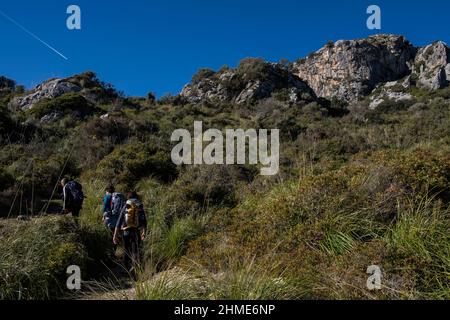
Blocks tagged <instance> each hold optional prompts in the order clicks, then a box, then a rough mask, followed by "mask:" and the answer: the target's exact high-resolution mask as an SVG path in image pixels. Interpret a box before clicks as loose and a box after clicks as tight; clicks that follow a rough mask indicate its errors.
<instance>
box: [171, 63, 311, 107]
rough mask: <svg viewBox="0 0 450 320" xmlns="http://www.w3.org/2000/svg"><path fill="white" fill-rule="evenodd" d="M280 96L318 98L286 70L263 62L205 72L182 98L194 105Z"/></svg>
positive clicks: (186, 90)
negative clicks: (197, 103) (206, 101)
mask: <svg viewBox="0 0 450 320" xmlns="http://www.w3.org/2000/svg"><path fill="white" fill-rule="evenodd" d="M277 93H278V94H283V95H285V97H286V99H288V100H289V101H292V102H298V101H300V100H312V99H314V98H315V94H314V92H313V91H312V90H311V88H310V87H309V86H308V85H307V84H306V83H305V82H304V81H302V80H301V79H299V78H298V77H297V76H296V75H294V74H293V73H292V72H290V71H289V70H288V69H287V68H286V67H284V66H281V65H279V64H276V63H268V62H265V61H263V60H261V59H244V60H243V61H242V62H241V63H240V65H239V66H238V67H237V68H236V69H230V68H223V69H222V70H220V71H218V72H214V71H211V70H207V69H203V70H201V71H200V72H199V73H198V74H197V75H195V76H194V78H193V80H192V82H191V83H190V84H188V85H186V86H185V87H184V88H183V90H182V92H181V94H180V95H181V97H183V98H184V99H186V100H187V101H188V102H192V103H195V102H199V101H202V100H210V101H228V102H235V103H237V104H242V103H246V102H251V101H255V100H259V99H263V98H268V97H270V96H272V95H273V94H277Z"/></svg>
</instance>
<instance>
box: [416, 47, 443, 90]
mask: <svg viewBox="0 0 450 320" xmlns="http://www.w3.org/2000/svg"><path fill="white" fill-rule="evenodd" d="M413 76H414V77H415V78H416V86H417V87H419V88H423V89H429V90H436V89H442V88H445V87H447V86H448V85H449V82H450V48H449V47H448V46H447V45H446V44H445V43H444V42H442V41H437V42H435V43H433V44H431V45H429V46H426V47H424V48H420V49H419V51H418V53H417V56H416V58H415V60H414V68H413Z"/></svg>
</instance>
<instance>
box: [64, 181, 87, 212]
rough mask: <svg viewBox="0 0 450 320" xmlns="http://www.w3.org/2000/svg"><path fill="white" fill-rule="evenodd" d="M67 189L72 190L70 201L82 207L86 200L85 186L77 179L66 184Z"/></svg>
mask: <svg viewBox="0 0 450 320" xmlns="http://www.w3.org/2000/svg"><path fill="white" fill-rule="evenodd" d="M66 188H67V190H68V191H69V192H70V197H71V199H70V201H69V202H71V203H72V204H74V205H78V206H80V207H81V205H82V204H83V201H84V193H83V187H82V186H81V184H79V183H78V182H76V181H69V182H68V183H67V185H66Z"/></svg>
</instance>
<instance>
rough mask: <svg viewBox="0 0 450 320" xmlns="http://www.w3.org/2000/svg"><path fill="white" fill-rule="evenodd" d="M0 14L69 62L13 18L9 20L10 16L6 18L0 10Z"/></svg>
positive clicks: (63, 56)
mask: <svg viewBox="0 0 450 320" xmlns="http://www.w3.org/2000/svg"><path fill="white" fill-rule="evenodd" d="M0 14H1V15H2V16H4V17H5V18H6V19H8V20H9V21H11V22H12V23H14V24H15V25H16V26H18V27H19V28H20V29H22V30H23V31H25V32H26V33H28V34H29V35H30V36H32V37H33V38H35V39H36V40H38V41H39V42H40V43H42V44H43V45H45V46H46V47H47V48H49V49H50V50H52V51H53V52H55V53H56V54H58V55H59V56H60V57H62V58H63V59H65V60H69V59H68V58H67V57H66V56H65V55H63V54H62V53H61V52H59V51H58V50H56V49H55V48H53V47H52V46H51V45H49V44H48V43H47V42H45V41H44V40H42V39H41V38H39V37H38V36H37V35H35V34H34V33H33V32H31V31H30V30H28V29H27V28H25V27H24V26H23V25H21V24H20V23H18V22H17V21H16V20H14V19H13V18H11V17H10V16H8V15H7V14H6V13H4V12H3V11H1V10H0Z"/></svg>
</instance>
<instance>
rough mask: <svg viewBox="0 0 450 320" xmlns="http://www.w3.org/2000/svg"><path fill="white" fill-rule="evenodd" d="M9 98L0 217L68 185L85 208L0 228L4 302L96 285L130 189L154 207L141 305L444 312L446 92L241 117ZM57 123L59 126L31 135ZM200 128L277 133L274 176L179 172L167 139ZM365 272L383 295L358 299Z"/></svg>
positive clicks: (1, 118)
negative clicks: (308, 304)
mask: <svg viewBox="0 0 450 320" xmlns="http://www.w3.org/2000/svg"><path fill="white" fill-rule="evenodd" d="M244 67H246V65H245V64H243V66H242V68H244ZM255 68H256V69H258V65H256V66H255ZM246 74H247V75H248V76H251V74H252V73H251V72H247V73H246ZM208 76H213V74H212V73H210V72H208V71H207V70H203V71H202V73H201V75H199V76H198V77H208ZM91 78H92V77H88V79H91ZM81 79H83V78H82V77H81ZM194 80H195V79H194ZM80 81H82V80H80ZM85 81H87V80H85ZM91 85H92V88H91V89H92V90H95V89H96V87H95V86H100V84H98V83H97V82H94V83H91ZM232 85H233V84H232ZM9 86H10V87H11V84H9ZM97 90H101V89H100V88H97ZM111 90H112V88H111V87H108V94H109V95H112V91H111ZM2 92H3V93H2ZM2 92H0V124H1V125H0V143H1V154H0V216H3V217H7V216H8V215H10V217H14V216H17V215H18V214H22V215H31V213H32V212H33V213H34V214H35V215H37V216H39V215H41V214H42V211H45V205H46V202H45V200H47V199H48V198H49V196H50V195H51V194H52V193H53V191H54V188H55V184H56V182H57V180H58V178H59V177H60V176H61V175H62V174H63V175H66V176H70V177H74V178H76V179H78V180H79V181H80V182H82V183H83V185H84V188H85V191H86V195H87V197H88V198H87V199H86V202H85V206H84V208H83V211H82V214H81V218H80V222H79V224H78V225H77V224H75V223H74V222H73V221H72V220H71V219H70V218H65V217H59V216H47V215H41V217H40V218H38V217H35V218H33V219H32V220H31V221H15V220H12V219H3V220H0V298H6V299H49V298H63V297H68V296H70V294H71V293H70V292H68V291H67V289H65V288H64V286H65V279H66V275H65V268H66V267H67V266H68V265H70V264H77V265H80V266H81V267H82V268H83V278H84V280H96V281H100V282H101V281H102V279H103V275H104V274H105V273H107V272H108V267H107V266H108V265H110V264H111V263H112V262H111V259H112V258H111V251H110V249H111V244H110V241H109V235H108V233H107V231H106V230H105V229H104V228H103V226H102V223H101V214H100V200H101V196H102V194H103V190H104V188H105V186H107V185H109V184H110V183H114V184H115V185H116V186H117V189H119V190H123V191H127V190H130V189H136V190H137V191H138V193H139V194H140V195H141V196H142V198H143V201H144V203H145V206H146V208H147V214H148V218H149V232H148V238H147V240H146V242H145V262H146V263H145V266H144V267H143V269H142V270H141V272H140V276H139V278H138V279H137V281H136V284H135V290H136V298H138V299H203V298H205V299H449V298H450V233H449V227H450V213H449V201H450V189H449V187H450V147H449V146H450V144H449V142H450V141H449V140H450V90H449V89H442V90H437V91H434V92H428V91H421V90H418V89H410V92H411V93H412V94H413V95H414V100H412V101H410V102H407V103H393V102H392V103H389V102H386V103H384V104H383V105H382V106H381V107H379V108H377V109H376V110H370V109H369V108H368V103H369V102H368V100H365V101H361V102H360V103H358V104H356V105H352V106H345V105H342V104H340V103H338V102H325V101H324V102H320V101H319V102H312V103H311V102H304V103H298V104H290V103H288V102H286V100H285V99H283V96H282V95H279V96H277V97H272V98H269V99H266V100H263V101H259V102H255V103H253V104H247V105H233V104H228V103H225V102H217V103H216V102H214V103H213V102H204V103H199V104H195V105H194V104H176V105H173V104H166V103H167V102H170V99H167V97H166V98H165V99H162V100H161V101H154V99H132V98H127V99H126V98H124V97H122V96H121V95H117V97H116V99H114V100H111V101H110V102H109V103H108V102H107V101H106V100H108V99H106V100H105V101H103V102H102V103H97V104H95V105H94V104H92V103H91V102H88V101H86V99H84V98H83V97H81V96H77V94H70V95H65V96H62V97H60V98H58V99H55V100H52V101H44V102H41V103H40V104H39V105H38V106H37V107H36V108H35V109H32V110H30V111H18V110H10V109H8V108H7V103H8V101H9V100H10V99H11V98H12V97H13V96H14V95H16V94H19V93H15V92H14V91H13V90H12V89H11V90H9V91H7V90H5V91H2ZM172 102H173V101H172ZM55 109H57V110H58V111H60V112H62V114H63V115H62V117H61V118H60V119H59V120H57V121H55V122H50V123H42V122H40V121H39V118H40V117H41V116H42V115H44V114H46V113H48V112H49V111H50V110H51V111H54V110H55ZM106 113H108V117H103V118H102V119H101V118H100V116H101V115H103V114H106ZM194 120H199V121H200V120H201V121H203V125H204V127H208V128H218V129H223V128H279V129H280V133H281V147H280V156H281V159H280V173H279V175H277V176H275V177H262V176H259V175H258V173H259V168H257V167H255V166H198V167H195V166H192V167H191V166H186V167H176V166H174V165H173V164H172V162H171V160H170V151H171V148H172V146H173V145H172V144H171V143H170V135H171V133H172V131H173V130H174V129H178V128H187V129H190V128H192V124H193V121H194ZM370 265H378V266H380V267H381V268H382V271H383V281H382V285H383V288H382V290H378V291H369V290H367V288H366V280H367V277H368V276H369V275H368V274H366V269H367V267H368V266H370Z"/></svg>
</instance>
